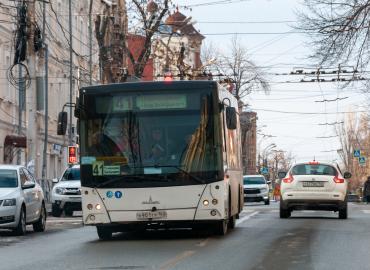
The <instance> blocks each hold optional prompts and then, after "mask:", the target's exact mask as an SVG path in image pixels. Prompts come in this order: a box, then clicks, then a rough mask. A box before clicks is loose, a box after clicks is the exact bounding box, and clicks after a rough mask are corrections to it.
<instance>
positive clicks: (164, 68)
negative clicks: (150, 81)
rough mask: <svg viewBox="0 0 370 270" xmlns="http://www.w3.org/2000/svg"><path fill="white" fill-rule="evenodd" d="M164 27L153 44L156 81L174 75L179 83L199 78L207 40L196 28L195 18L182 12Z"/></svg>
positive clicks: (171, 17)
mask: <svg viewBox="0 0 370 270" xmlns="http://www.w3.org/2000/svg"><path fill="white" fill-rule="evenodd" d="M164 24H165V26H164V27H163V28H162V29H161V30H162V31H161V32H162V33H161V35H159V36H157V39H156V40H155V41H154V42H153V49H152V52H153V60H154V78H156V79H157V80H163V79H164V77H165V75H166V74H168V73H171V74H172V76H173V77H174V79H175V80H179V79H180V80H183V79H196V78H197V77H198V74H200V73H201V72H202V62H201V59H200V52H201V47H202V42H203V40H204V38H205V37H204V36H203V35H201V34H200V33H199V32H198V31H197V30H196V29H195V28H194V26H193V25H192V22H191V17H186V16H185V15H184V14H182V13H181V12H179V11H178V10H176V12H174V13H173V14H171V15H170V16H168V17H167V18H166V21H165V23H164Z"/></svg>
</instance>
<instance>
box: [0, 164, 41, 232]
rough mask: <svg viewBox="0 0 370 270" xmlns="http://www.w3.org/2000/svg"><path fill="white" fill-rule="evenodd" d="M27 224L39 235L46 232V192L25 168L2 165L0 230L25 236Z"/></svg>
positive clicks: (0, 166)
mask: <svg viewBox="0 0 370 270" xmlns="http://www.w3.org/2000/svg"><path fill="white" fill-rule="evenodd" d="M27 224H32V225H33V229H34V231H36V232H42V231H44V230H45V224H46V209H45V202H44V193H43V191H42V188H41V187H40V185H39V184H38V183H37V182H36V180H35V178H34V177H33V176H32V174H31V173H30V172H29V171H28V170H27V169H26V168H25V167H23V166H18V165H0V229H11V230H13V231H14V232H15V233H16V234H17V235H24V234H25V233H26V225H27Z"/></svg>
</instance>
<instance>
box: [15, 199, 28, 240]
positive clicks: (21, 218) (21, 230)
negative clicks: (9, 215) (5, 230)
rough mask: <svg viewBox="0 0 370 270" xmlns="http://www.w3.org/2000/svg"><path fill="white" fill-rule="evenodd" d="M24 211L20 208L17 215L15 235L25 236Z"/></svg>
mask: <svg viewBox="0 0 370 270" xmlns="http://www.w3.org/2000/svg"><path fill="white" fill-rule="evenodd" d="M26 231H27V229H26V210H25V208H24V207H23V206H22V208H21V212H20V214H19V221H18V225H17V227H16V228H15V229H14V233H15V234H16V235H25V234H26Z"/></svg>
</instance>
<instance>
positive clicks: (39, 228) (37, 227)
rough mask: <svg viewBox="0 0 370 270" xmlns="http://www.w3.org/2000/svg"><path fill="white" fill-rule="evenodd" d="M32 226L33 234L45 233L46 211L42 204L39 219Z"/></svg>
mask: <svg viewBox="0 0 370 270" xmlns="http://www.w3.org/2000/svg"><path fill="white" fill-rule="evenodd" d="M32 226H33V230H34V231H35V232H43V231H45V227H46V209H45V205H44V204H42V206H41V210H40V217H39V219H38V220H37V221H36V222H35V223H33V224H32Z"/></svg>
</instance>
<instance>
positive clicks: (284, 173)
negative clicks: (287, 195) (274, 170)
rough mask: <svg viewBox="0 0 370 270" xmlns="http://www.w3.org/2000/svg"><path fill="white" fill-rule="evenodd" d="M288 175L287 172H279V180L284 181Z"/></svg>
mask: <svg viewBox="0 0 370 270" xmlns="http://www.w3.org/2000/svg"><path fill="white" fill-rule="evenodd" d="M285 175H286V172H278V177H279V179H283V178H284V177H285Z"/></svg>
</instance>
